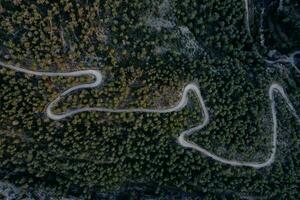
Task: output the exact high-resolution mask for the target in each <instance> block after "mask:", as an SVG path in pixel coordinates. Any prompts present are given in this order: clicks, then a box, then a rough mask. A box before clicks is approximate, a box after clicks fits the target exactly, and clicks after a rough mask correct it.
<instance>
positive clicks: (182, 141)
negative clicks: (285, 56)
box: [178, 83, 300, 169]
mask: <svg viewBox="0 0 300 200" xmlns="http://www.w3.org/2000/svg"><path fill="white" fill-rule="evenodd" d="M275 91H276V92H278V93H280V94H281V96H282V97H283V99H284V100H285V102H286V104H287V105H288V107H289V108H290V110H291V112H292V114H293V115H294V116H295V117H296V118H297V120H298V121H299V123H300V119H299V116H298V115H297V113H296V110H295V108H294V107H293V105H292V103H291V102H290V100H289V98H288V97H287V95H286V93H285V92H284V89H283V88H282V86H281V85H279V84H278V83H273V84H272V85H271V86H270V88H269V98H270V103H271V111H272V121H273V136H272V140H271V143H272V146H273V147H272V151H271V155H270V156H269V158H268V159H267V160H266V161H264V162H245V161H237V160H228V159H225V158H222V157H220V156H217V155H215V154H213V153H211V152H209V151H208V150H206V149H204V148H202V147H201V146H199V145H197V144H195V143H193V142H190V141H187V140H186V139H185V137H186V136H189V135H192V134H193V133H195V132H196V131H199V130H201V129H202V128H203V127H204V126H205V125H207V124H208V122H209V121H208V120H209V115H208V113H207V110H206V109H204V122H203V124H201V125H199V126H198V127H195V128H192V129H189V130H186V131H184V132H182V133H181V134H180V136H179V138H178V142H179V144H180V145H181V146H183V147H187V148H191V149H194V150H196V151H199V152H201V153H202V154H204V155H206V156H208V157H210V158H212V159H214V160H216V161H219V162H221V163H224V164H228V165H232V166H246V167H253V168H257V169H258V168H262V167H266V166H268V165H270V164H272V163H273V162H274V160H275V155H276V149H277V126H278V125H277V115H276V108H275V105H276V102H275V100H274V92H275ZM202 106H204V108H205V105H204V104H203V105H202Z"/></svg>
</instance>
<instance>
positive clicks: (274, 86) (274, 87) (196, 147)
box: [0, 54, 300, 168]
mask: <svg viewBox="0 0 300 200" xmlns="http://www.w3.org/2000/svg"><path fill="white" fill-rule="evenodd" d="M292 55H294V54H292ZM0 65H1V66H2V67H5V68H9V69H12V70H15V71H19V72H23V73H27V74H31V75H36V76H52V77H53V76H58V77H59V76H62V77H74V76H76V77H79V76H86V75H88V76H93V77H94V78H95V80H94V82H91V83H84V84H80V85H77V86H74V87H71V88H69V89H67V90H66V91H64V92H62V93H61V94H60V95H59V96H58V97H57V98H56V99H55V100H54V101H52V102H50V103H49V105H48V107H47V110H46V114H47V116H48V117H49V118H50V119H52V120H62V119H65V118H67V117H71V116H73V115H75V114H78V113H82V112H95V111H97V112H111V113H123V112H127V113H128V112H136V113H170V112H177V111H179V110H182V109H183V108H184V107H185V106H186V105H187V103H188V92H189V91H191V92H194V93H195V95H196V97H197V98H198V101H199V104H200V106H201V108H202V110H203V114H204V121H203V122H202V123H201V124H199V125H198V126H196V127H193V128H191V129H188V130H185V131H183V132H182V133H180V136H179V138H178V142H179V144H180V145H181V146H183V147H187V148H191V149H194V150H197V151H199V152H201V153H202V154H204V155H206V156H208V157H211V158H212V159H214V160H216V161H219V162H221V163H224V164H228V165H232V166H248V167H253V168H262V167H266V166H268V165H270V164H271V163H273V161H274V159H275V154H276V148H277V116H276V108H275V105H276V103H275V100H274V92H275V91H276V92H278V93H280V94H281V96H282V97H283V98H284V100H285V102H286V104H287V105H288V106H289V108H290V110H291V111H292V114H293V115H294V116H295V117H296V118H297V119H298V120H299V116H298V115H297V113H296V110H295V109H294V107H293V105H292V103H291V102H290V100H289V98H288V97H287V95H286V94H285V92H284V89H283V88H282V87H281V86H280V85H279V84H278V83H273V84H272V85H271V86H270V88H269V98H270V104H271V111H272V119H273V137H272V138H273V139H272V141H271V143H272V145H273V147H272V151H271V152H272V153H271V155H270V157H269V158H268V159H267V160H266V161H265V162H262V163H258V162H245V161H237V160H228V159H226V158H222V157H219V156H217V155H215V154H214V153H212V152H210V151H208V150H206V149H204V148H202V147H201V146H199V145H197V144H195V143H193V142H190V141H188V140H186V138H185V137H186V136H190V135H192V134H194V133H195V132H198V131H200V130H201V129H202V128H204V127H205V126H206V125H208V123H209V113H208V110H207V107H206V105H205V103H204V99H203V98H202V95H201V93H200V89H199V87H198V86H197V85H196V84H194V83H190V84H188V85H187V86H185V88H184V89H183V92H182V97H181V100H180V101H179V102H178V103H177V104H176V105H174V106H172V107H170V108H164V109H155V108H148V109H146V108H128V109H113V108H101V107H84V108H79V109H74V110H69V111H67V112H64V113H61V114H55V113H53V112H52V108H53V106H54V105H55V104H56V103H57V102H59V101H60V100H61V98H62V97H64V96H67V95H68V94H70V93H71V92H74V91H77V90H81V89H87V88H95V87H98V86H100V85H101V83H102V74H101V72H100V71H98V70H80V71H74V72H64V73H59V72H37V71H31V70H27V69H23V68H20V67H16V66H13V65H10V64H5V63H3V62H0ZM299 122H300V120H299Z"/></svg>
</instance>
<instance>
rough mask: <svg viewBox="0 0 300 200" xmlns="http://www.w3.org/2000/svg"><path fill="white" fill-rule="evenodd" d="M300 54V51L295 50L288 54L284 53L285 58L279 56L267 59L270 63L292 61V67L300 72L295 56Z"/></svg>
mask: <svg viewBox="0 0 300 200" xmlns="http://www.w3.org/2000/svg"><path fill="white" fill-rule="evenodd" d="M298 54H300V51H295V52H293V53H291V54H289V55H288V56H286V55H284V56H283V58H279V59H277V60H267V59H266V60H265V61H266V62H267V63H268V64H275V63H290V64H291V65H292V67H294V68H295V70H296V72H298V73H299V74H300V69H299V68H298V67H297V65H296V62H295V56H296V55H298Z"/></svg>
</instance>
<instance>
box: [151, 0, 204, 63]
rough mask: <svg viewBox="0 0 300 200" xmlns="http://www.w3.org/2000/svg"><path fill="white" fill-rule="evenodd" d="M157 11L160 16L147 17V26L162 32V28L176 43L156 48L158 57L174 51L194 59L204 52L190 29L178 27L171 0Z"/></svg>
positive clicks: (167, 0)
mask: <svg viewBox="0 0 300 200" xmlns="http://www.w3.org/2000/svg"><path fill="white" fill-rule="evenodd" d="M157 10H158V11H157V13H158V14H154V13H153V12H152V13H151V14H149V16H148V17H147V16H146V19H145V25H146V26H148V27H151V28H153V29H154V30H156V31H160V30H161V29H162V28H164V29H167V30H168V31H169V32H170V37H172V38H174V40H175V42H174V41H173V42H170V41H165V42H164V43H163V45H162V46H158V47H156V49H155V52H156V53H157V54H158V55H162V54H164V53H166V52H169V51H174V52H177V53H179V54H182V55H185V56H187V57H189V58H193V57H194V56H196V55H198V54H197V53H201V52H203V49H202V48H201V47H200V45H199V43H198V42H197V40H196V38H195V36H194V34H193V33H192V32H191V31H190V30H189V28H188V27H187V26H183V25H180V26H178V24H177V19H176V17H175V16H174V13H173V10H172V5H171V3H170V0H163V1H162V3H161V4H160V5H158V8H157Z"/></svg>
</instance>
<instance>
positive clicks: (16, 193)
mask: <svg viewBox="0 0 300 200" xmlns="http://www.w3.org/2000/svg"><path fill="white" fill-rule="evenodd" d="M33 193H34V195H33ZM1 195H3V196H4V200H35V199H36V198H33V196H37V197H38V200H48V199H50V200H54V199H55V200H80V199H79V198H75V197H69V198H65V197H61V198H55V196H56V195H55V191H54V190H52V189H42V188H36V189H35V190H33V191H32V193H31V192H30V193H29V192H26V194H23V193H22V192H21V189H20V188H18V187H16V186H14V185H13V184H10V183H7V182H3V181H1V180H0V197H1ZM23 196H24V197H23Z"/></svg>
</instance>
